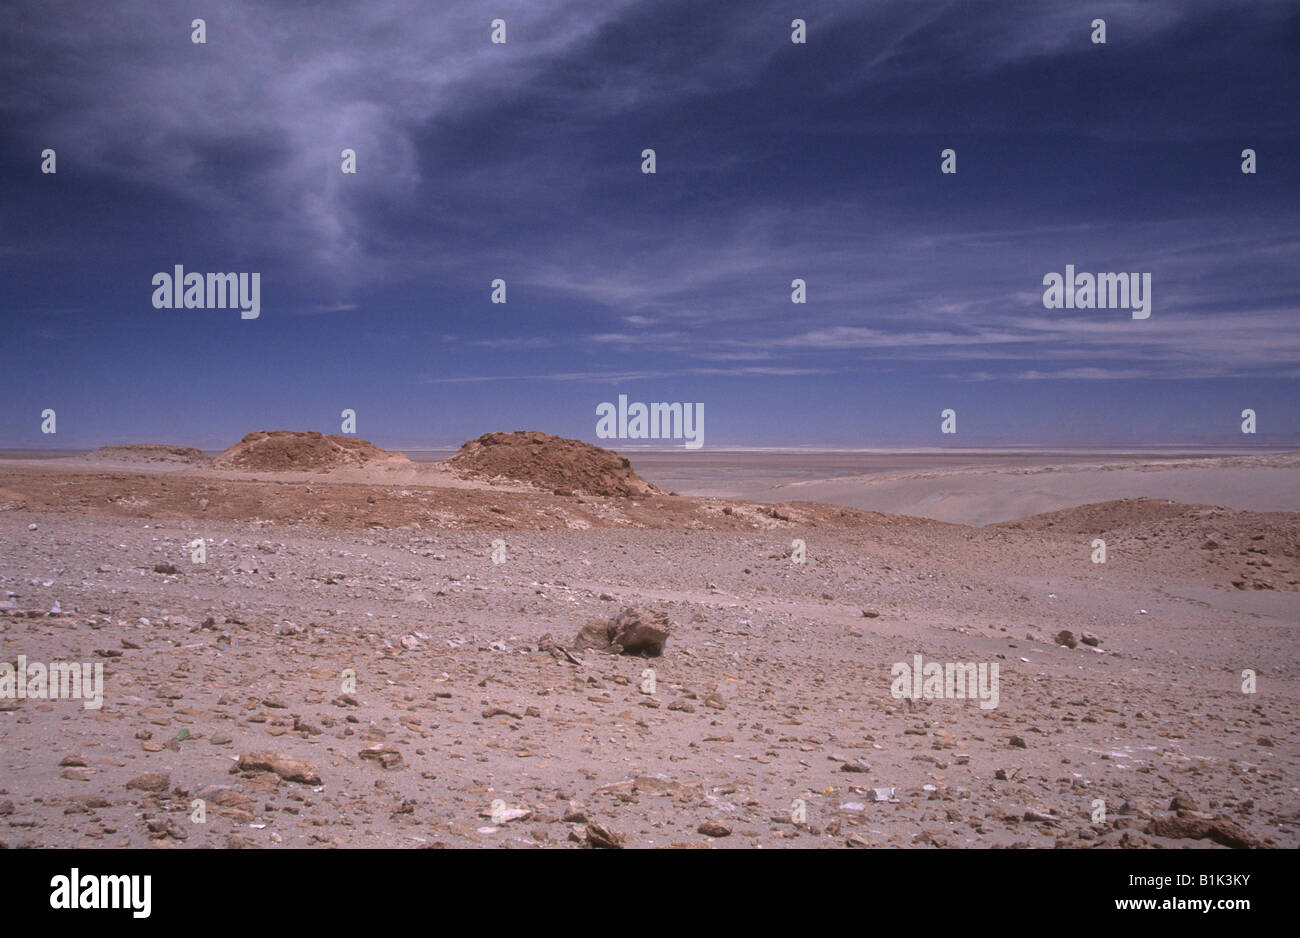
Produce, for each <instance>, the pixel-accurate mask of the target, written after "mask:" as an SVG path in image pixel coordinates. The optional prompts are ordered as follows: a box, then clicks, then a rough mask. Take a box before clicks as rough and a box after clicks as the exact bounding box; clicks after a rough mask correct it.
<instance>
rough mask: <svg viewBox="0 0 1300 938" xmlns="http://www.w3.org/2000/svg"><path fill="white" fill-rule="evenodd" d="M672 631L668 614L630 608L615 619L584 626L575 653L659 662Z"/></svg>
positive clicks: (579, 634)
mask: <svg viewBox="0 0 1300 938" xmlns="http://www.w3.org/2000/svg"><path fill="white" fill-rule="evenodd" d="M672 627H673V626H672V623H671V622H669V621H668V616H667V615H666V614H665V613H662V612H657V611H655V610H653V609H646V608H644V607H641V606H629V607H627V608H625V609H624V610H623V611H622V612H620V613H619V614H618V615H617V616H615V617H614V618H613V619H594V620H592V621H591V622H588V623H587V624H586V625H584V626H583V627H582V630H581V631H580V632H578V634H577V636H576V637H575V638H574V640H573V649H574V651H585V650H586V649H588V648H594V649H595V650H597V651H603V652H606V653H607V654H611V655H642V656H644V657H647V658H657V657H659V656H660V655H662V654H663V651H664V645H665V644H667V642H668V635H669V633H670V632H671V630H672Z"/></svg>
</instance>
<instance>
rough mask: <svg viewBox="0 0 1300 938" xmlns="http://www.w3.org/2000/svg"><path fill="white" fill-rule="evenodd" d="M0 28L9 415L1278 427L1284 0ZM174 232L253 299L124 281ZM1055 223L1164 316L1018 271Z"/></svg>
mask: <svg viewBox="0 0 1300 938" xmlns="http://www.w3.org/2000/svg"><path fill="white" fill-rule="evenodd" d="M195 16H202V17H204V18H205V19H206V22H207V43H206V44H205V45H195V44H193V43H192V42H191V41H190V20H191V19H192V18H193V17H195ZM495 17H503V18H505V19H506V21H507V35H508V42H507V43H506V44H505V45H493V44H491V43H490V42H489V24H490V22H491V20H492V19H493V18H495ZM795 17H802V18H804V19H806V20H807V23H808V41H807V44H806V45H794V44H792V43H791V42H790V22H791V20H792V19H794V18H795ZM1098 17H1100V18H1103V19H1105V20H1106V31H1107V42H1106V44H1105V45H1095V44H1093V43H1092V42H1091V41H1090V34H1091V32H1092V29H1091V26H1090V23H1091V22H1092V20H1093V19H1095V18H1098ZM0 52H3V56H0V108H2V109H3V110H2V112H0V271H2V272H3V281H4V291H3V295H2V298H0V304H2V306H0V308H2V309H3V319H4V324H5V329H4V335H5V340H6V341H5V342H4V343H3V347H2V348H0V399H2V400H3V402H4V407H3V410H2V411H0V446H10V447H14V446H17V447H48V448H58V449H63V448H75V447H80V446H93V445H99V444H101V443H108V442H126V441H131V442H146V441H165V442H178V443H188V444H193V445H200V446H204V447H222V446H225V445H228V444H229V443H232V442H234V441H235V440H236V439H237V438H238V437H240V436H242V435H243V434H244V433H245V432H247V431H249V430H253V429H274V428H290V429H319V430H323V431H326V432H337V431H338V429H339V417H338V415H339V412H340V411H341V410H342V409H343V408H345V407H351V408H354V409H355V410H356V411H357V413H358V428H357V429H358V434H359V435H360V436H363V437H366V438H369V439H372V440H374V441H375V442H377V443H379V444H381V445H387V446H396V447H418V446H435V445H440V444H455V443H459V442H460V441H462V440H464V439H466V438H469V437H473V436H477V435H479V434H480V433H483V432H487V431H489V430H514V429H521V428H528V429H540V430H546V431H549V432H554V433H560V434H563V435H565V436H573V437H579V438H582V439H587V440H591V441H593V442H594V441H596V439H595V433H594V430H595V422H596V418H595V408H596V405H597V404H599V403H600V402H602V401H613V400H616V399H617V395H618V394H620V393H623V394H627V395H628V396H629V398H630V399H631V400H634V401H686V402H701V403H703V404H704V407H705V448H706V449H707V448H709V447H716V446H723V445H747V444H748V445H784V446H801V445H824V446H845V447H870V446H882V445H919V446H934V445H944V446H958V447H968V446H977V445H983V444H1026V445H1031V444H1042V445H1072V444H1073V445H1080V444H1112V443H1121V444H1140V443H1184V444H1200V443H1224V444H1237V445H1270V444H1271V445H1278V444H1284V445H1292V444H1296V443H1300V406H1298V405H1300V394H1298V393H1297V379H1298V378H1300V332H1298V331H1297V328H1296V321H1297V319H1296V317H1297V312H1298V307H1300V302H1298V299H1297V298H1298V297H1300V215H1298V214H1297V208H1298V207H1300V206H1298V204H1297V203H1298V201H1300V155H1298V154H1297V144H1298V143H1300V134H1298V128H1300V121H1298V119H1297V118H1298V117H1300V112H1298V110H1297V106H1296V102H1297V91H1298V90H1300V69H1298V65H1300V5H1297V4H1296V3H1294V2H1285V3H1270V2H1259V0H1252V2H1243V3H1226V2H1213V3H1211V2H1196V0H1185V2H1184V0H1180V2H1177V3H1175V2H1160V3H1157V2H1151V0H1142V2H1132V3H1129V2H1109V3H1084V2H1049V0H1034V2H1026V3H1017V2H997V3H926V2H906V3H884V4H877V3H863V2H853V3H837V2H827V0H818V2H816V3H805V2H780V3H748V4H719V3H700V2H689V3H676V2H639V3H638V2H632V3H629V2H620V0H576V2H563V0H556V2H553V3H545V4H543V3H521V2H498V0H493V2H492V3H442V2H439V3H429V2H417V0H404V2H381V0H369V2H365V3H328V4H327V3H309V2H288V0H286V2H268V3H257V4H252V3H248V4H245V3H227V2H221V0H207V2H205V3H203V4H200V5H199V6H198V7H194V8H193V9H190V8H189V7H183V8H181V7H177V6H176V5H175V4H174V3H170V2H140V0H132V2H115V0H105V2H96V3H90V2H86V3H50V2H47V0H40V2H36V0H31V2H28V0H19V2H10V3H7V4H6V8H5V12H4V13H3V14H0ZM46 147H51V148H54V149H55V150H56V151H57V160H58V162H57V166H58V172H57V174H55V175H45V174H42V173H41V171H40V165H41V157H40V154H41V151H42V150H43V149H45V148H46ZM345 147H349V148H352V149H354V150H356V152H357V162H358V172H357V174H356V175H344V174H342V173H341V172H340V158H339V153H340V151H341V150H342V149H343V148H345ZM646 147H653V148H654V149H655V150H656V153H657V161H658V167H657V169H658V172H657V174H656V175H653V176H647V175H643V174H642V173H641V171H640V163H641V151H642V150H643V149H644V148H646ZM945 147H951V148H953V149H954V150H956V152H957V168H958V172H957V174H956V175H943V174H941V173H940V171H939V169H940V158H939V153H940V150H942V149H944V148H945ZM1246 147H1251V148H1253V149H1255V150H1256V151H1257V154H1258V172H1257V173H1256V174H1255V175H1244V174H1243V173H1242V172H1241V170H1240V166H1241V157H1240V153H1241V151H1242V150H1243V149H1244V148H1246ZM176 264H182V265H184V266H185V268H186V270H188V271H199V272H226V271H247V272H253V271H256V272H259V273H260V274H261V281H262V287H261V292H262V297H261V301H262V303H261V305H262V310H261V315H260V317H259V318H258V319H256V320H249V321H244V320H241V318H240V316H239V313H238V311H236V310H194V309H191V310H184V309H182V310H171V309H163V310H158V309H154V308H153V306H152V304H151V297H152V294H153V287H152V285H151V278H152V277H153V275H154V274H155V273H157V272H160V271H168V272H170V271H171V270H172V268H173V266H174V265H176ZM1067 264H1073V265H1075V267H1076V268H1077V269H1078V270H1081V271H1090V272H1093V273H1096V272H1110V271H1140V272H1150V273H1151V274H1152V280H1153V290H1152V293H1153V295H1152V314H1151V317H1150V319H1147V320H1141V321H1139V320H1133V319H1132V318H1131V317H1130V314H1129V313H1128V312H1127V311H1125V310H1113V309H1112V310H1098V309H1072V310H1069V309H1067V310H1062V309H1053V310H1049V309H1045V308H1044V306H1043V303H1042V294H1043V286H1042V279H1043V276H1044V275H1045V274H1047V273H1049V272H1054V271H1055V272H1061V271H1064V269H1065V265H1067ZM498 277H499V278H502V279H504V280H505V281H506V282H507V284H508V297H509V302H508V303H507V304H505V305H493V304H492V303H491V302H490V286H489V285H490V283H491V281H492V280H493V279H495V278H498ZM796 277H799V278H803V279H804V280H806V281H807V284H808V288H807V289H808V302H807V304H806V305H794V304H792V303H791V302H790V281H791V280H792V279H794V278H796ZM47 407H49V408H54V409H55V410H56V411H57V414H58V430H59V432H58V433H57V435H55V436H48V435H42V434H41V433H40V413H41V411H42V410H43V409H45V408H47ZM946 407H952V408H955V409H956V410H957V413H958V433H957V434H956V435H955V436H943V435H941V434H940V433H939V422H940V421H939V412H940V411H941V410H942V409H944V408H946ZM1247 407H1250V408H1253V409H1255V410H1256V411H1257V413H1258V421H1259V433H1258V434H1257V435H1256V436H1254V437H1245V436H1243V435H1242V434H1241V433H1240V413H1241V411H1242V409H1244V408H1247ZM613 445H617V444H613Z"/></svg>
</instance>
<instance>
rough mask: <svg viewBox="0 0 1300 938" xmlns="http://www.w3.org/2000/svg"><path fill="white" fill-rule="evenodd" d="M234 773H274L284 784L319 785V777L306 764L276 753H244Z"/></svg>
mask: <svg viewBox="0 0 1300 938" xmlns="http://www.w3.org/2000/svg"><path fill="white" fill-rule="evenodd" d="M235 771H240V772H274V773H275V774H276V775H278V776H280V778H282V779H284V780H285V781H286V782H300V783H302V784H303V785H319V784H320V776H319V775H318V774H316V770H315V769H313V768H312V767H311V766H310V765H308V764H307V763H306V762H304V761H302V760H301V759H294V758H292V757H290V756H284V755H281V754H280V753H278V752H245V753H243V754H242V755H240V757H239V763H238V764H237V765H236V766H235Z"/></svg>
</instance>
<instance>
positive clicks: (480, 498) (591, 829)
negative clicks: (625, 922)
mask: <svg viewBox="0 0 1300 938" xmlns="http://www.w3.org/2000/svg"><path fill="white" fill-rule="evenodd" d="M497 436H499V437H500V438H496V437H497ZM340 440H343V438H340V437H324V438H321V437H319V434H317V435H314V436H312V437H308V436H307V435H305V434H289V435H265V434H264V435H261V436H259V435H257V434H250V435H249V437H245V439H244V440H243V441H241V443H239V444H236V445H235V446H232V447H231V448H230V449H229V450H226V451H225V452H224V453H223V454H221V455H219V456H218V457H217V458H216V459H215V460H214V459H209V458H208V456H206V455H204V454H202V453H199V452H198V451H196V450H187V449H185V448H184V447H173V448H170V449H163V448H147V447H126V448H120V449H110V450H106V451H103V452H100V453H96V454H91V455H86V456H77V457H69V458H22V459H18V458H10V459H0V643H3V653H2V654H0V660H2V661H6V662H9V663H11V664H16V661H17V658H18V656H20V655H21V656H25V658H26V660H27V661H28V662H45V663H50V662H84V663H96V664H102V665H103V673H104V683H103V689H102V693H103V698H102V707H100V708H99V709H92V708H88V707H86V706H85V705H84V703H85V702H84V701H81V700H72V699H63V700H54V699H40V698H39V697H37V698H32V697H28V698H20V697H13V696H11V697H9V698H0V843H3V845H5V846H9V847H44V846H58V847H68V846H92V847H93V846H129V847H146V846H152V847H159V848H193V847H454V848H460V847H514V848H537V847H552V848H575V849H577V848H589V847H627V848H638V847H666V846H685V847H710V848H715V849H720V848H744V847H750V848H753V847H762V848H776V847H805V848H806V847H827V848H847V847H874V846H878V847H921V848H934V847H1070V848H1075V847H1078V848H1094V847H1119V848H1144V847H1155V846H1175V847H1192V848H1206V849H1225V848H1232V847H1291V848H1294V847H1296V846H1300V833H1298V831H1300V816H1298V815H1297V809H1298V808H1300V797H1298V796H1297V778H1298V776H1297V747H1296V744H1295V739H1294V734H1293V726H1294V725H1295V720H1296V717H1297V714H1298V713H1300V671H1298V669H1297V665H1298V663H1300V638H1298V637H1297V623H1298V620H1300V616H1298V613H1300V599H1298V590H1300V503H1298V502H1300V496H1298V494H1297V493H1300V485H1297V481H1300V456H1297V455H1296V454H1284V453H1274V454H1246V455H1243V454H1235V455H1205V454H1189V455H1182V456H1150V455H1124V454H1100V455H1096V454H1094V455H1087V456H1083V455H1078V454H1074V455H1069V456H1057V455H1050V454H1039V455H1036V456H1032V457H1030V456H1025V455H1023V454H1021V455H1008V454H998V455H995V456H981V455H980V454H963V455H961V456H955V455H943V456H937V455H934V454H917V455H915V456H911V457H907V458H903V457H890V459H891V460H892V461H890V460H884V461H875V462H872V461H871V460H866V461H864V458H862V457H849V456H838V457H831V456H827V455H824V454H822V455H805V454H787V455H780V456H775V455H771V454H730V455H725V454H724V455H719V454H707V453H702V454H644V456H643V455H639V454H625V455H630V456H631V459H632V465H626V464H624V463H623V461H622V460H620V459H618V458H617V457H614V456H613V455H612V454H608V453H606V452H605V451H601V450H596V448H594V447H587V446H586V445H585V444H580V443H575V442H573V441H558V440H557V438H553V437H544V436H542V435H539V434H531V435H528V434H524V435H514V436H510V435H495V436H494V438H492V439H489V438H488V437H484V438H480V440H479V441H472V442H471V443H470V444H466V448H463V449H462V450H461V451H460V453H458V454H457V456H456V457H454V458H453V459H451V460H450V461H439V462H420V461H410V460H407V459H405V458H404V457H402V456H400V455H398V454H390V453H385V452H384V451H383V450H379V449H377V448H375V447H370V446H369V444H364V445H363V441H355V440H354V441H344V442H339V441H340ZM697 456H702V457H705V458H703V459H699V460H697V461H695V462H693V463H692V462H691V460H693V459H696V457H697ZM882 459H883V458H882ZM200 540H201V542H202V555H201V560H202V562H197V561H196V559H195V556H196V555H195V542H196V541H200ZM1098 540H1102V541H1104V542H1105V560H1104V562H1094V561H1095V559H1096V557H1097V553H1096V551H1097V547H1096V544H1095V542H1096V541H1098ZM800 561H802V562H800ZM625 609H637V610H639V612H638V613H637V614H638V615H640V616H642V617H643V618H644V619H646V620H650V619H654V617H655V615H656V614H662V615H664V616H666V618H667V621H668V623H669V625H668V627H667V630H668V638H667V640H666V642H665V643H664V645H663V647H662V653H661V654H659V655H657V656H651V657H647V656H642V655H636V654H630V653H623V654H620V653H618V651H619V650H620V649H619V646H617V645H615V646H613V647H611V648H609V649H604V650H602V649H601V648H585V649H584V648H583V647H582V643H581V642H575V639H576V638H577V636H578V635H579V633H580V631H582V630H583V629H584V626H591V625H592V624H593V623H595V624H596V625H597V626H600V624H601V623H603V622H605V621H608V620H613V619H615V617H617V616H619V615H620V613H621V612H622V610H625ZM654 621H658V622H661V621H662V620H661V619H654ZM600 627H603V626H600ZM597 632H599V628H597ZM1063 633H1068V634H1063ZM622 650H623V651H624V652H627V651H628V649H627V648H624V649H622ZM916 655H921V656H923V659H924V660H925V661H926V662H972V663H974V662H979V663H984V664H986V665H992V664H995V663H996V665H997V666H998V669H999V672H998V673H999V680H1000V684H999V689H998V697H997V705H996V706H994V707H982V706H980V703H981V702H980V701H979V700H971V699H910V698H908V697H905V696H896V695H895V694H894V693H893V692H892V688H893V677H892V673H893V672H892V668H893V667H894V665H895V664H898V663H906V664H909V665H910V664H912V663H913V662H914V660H915V657H914V656H916ZM650 672H653V685H652V684H651V683H650V677H651V675H650ZM1244 672H1250V675H1252V676H1253V680H1254V681H1255V686H1254V687H1253V692H1247V691H1246V690H1244V689H1243V687H1244V686H1245V683H1246V681H1247V678H1246V677H1244V676H1243V674H1244Z"/></svg>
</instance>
